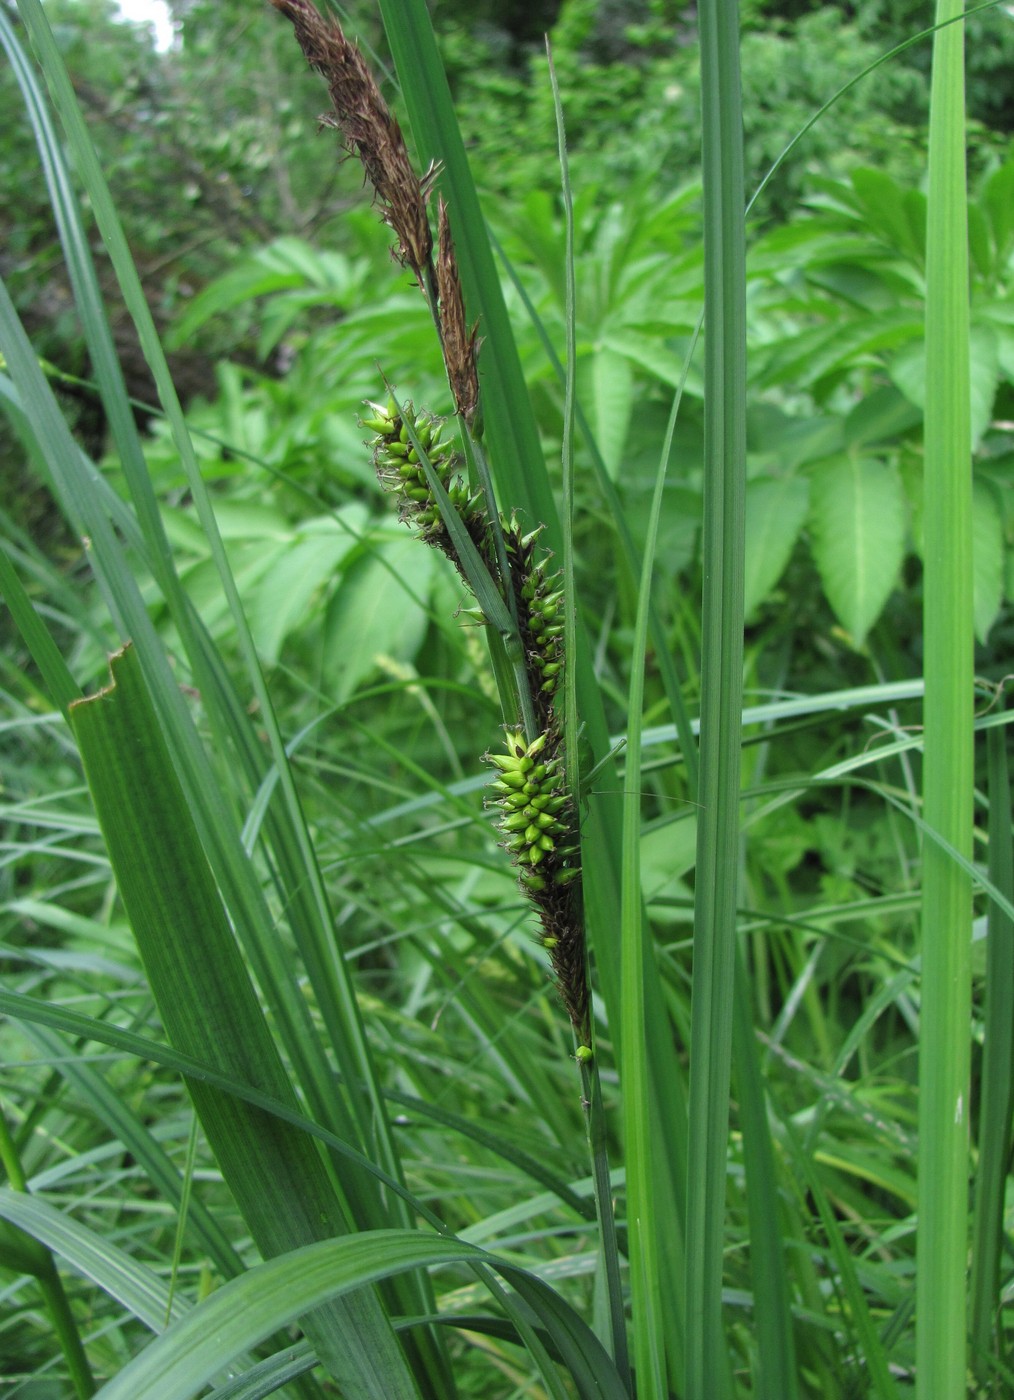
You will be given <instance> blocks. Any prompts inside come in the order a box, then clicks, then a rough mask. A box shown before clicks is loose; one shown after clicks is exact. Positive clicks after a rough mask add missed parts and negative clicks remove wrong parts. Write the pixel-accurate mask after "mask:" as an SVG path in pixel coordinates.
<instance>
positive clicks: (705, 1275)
mask: <svg viewBox="0 0 1014 1400" xmlns="http://www.w3.org/2000/svg"><path fill="white" fill-rule="evenodd" d="M700 23H701V97H702V133H703V177H704V269H705V279H704V301H705V331H704V335H705V347H704V348H705V375H704V384H705V389H704V393H705V420H704V435H705V436H704V455H705V461H704V533H703V545H702V552H703V567H704V581H705V582H704V618H703V640H702V659H701V776H700V789H699V794H698V800H699V802H700V816H699V820H698V828H697V871H696V879H695V886H694V889H695V894H694V966H693V993H692V1015H691V1045H690V1123H689V1143H690V1166H689V1174H688V1189H687V1227H686V1268H687V1273H686V1298H687V1322H686V1338H687V1367H686V1393H687V1396H688V1400H716V1397H718V1396H721V1395H723V1394H725V1393H726V1390H727V1387H728V1385H729V1376H728V1364H727V1359H726V1358H727V1347H726V1343H725V1331H724V1326H723V1319H722V1261H723V1252H724V1224H725V1177H726V1155H727V1138H728V1126H729V1080H730V1068H731V1058H732V1013H733V1004H734V1000H735V993H734V986H735V953H736V881H737V870H738V866H739V859H738V842H739V765H740V751H739V746H740V733H741V714H742V708H743V589H744V584H743V576H744V513H745V489H746V273H745V232H744V219H743V134H742V112H741V94H740V79H739V26H738V13H737V6H736V4H735V0H706V3H703V4H702V5H701V8H700Z"/></svg>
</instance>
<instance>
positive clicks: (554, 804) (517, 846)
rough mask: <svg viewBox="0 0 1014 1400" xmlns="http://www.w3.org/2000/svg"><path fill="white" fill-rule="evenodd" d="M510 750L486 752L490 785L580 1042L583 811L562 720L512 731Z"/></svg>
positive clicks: (583, 1011) (583, 1017)
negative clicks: (573, 791)
mask: <svg viewBox="0 0 1014 1400" xmlns="http://www.w3.org/2000/svg"><path fill="white" fill-rule="evenodd" d="M505 747H506V749H507V752H506V753H491V754H487V755H486V759H487V762H489V763H491V764H493V765H494V767H495V768H497V769H498V772H497V776H496V779H495V780H494V781H493V782H492V783H491V784H490V787H489V791H490V792H491V794H493V797H492V800H493V802H494V803H495V805H496V806H497V807H499V809H500V817H499V821H498V826H499V828H500V832H501V835H502V836H503V838H504V839H503V843H502V844H503V846H504V848H505V849H506V850H507V851H509V852H510V854H511V857H512V859H513V861H514V864H515V865H516V866H517V868H518V873H519V878H520V880H521V884H522V885H523V887H524V888H525V890H526V891H527V892H528V894H529V896H530V897H531V899H532V902H533V903H534V904H535V906H536V908H537V909H538V911H539V919H540V922H541V924H542V940H541V941H542V946H543V947H544V948H545V949H546V950H547V952H548V953H549V956H550V961H551V963H552V965H553V971H554V972H555V974H556V981H557V987H558V989H559V992H560V996H561V998H562V999H563V1004H564V1006H565V1007H566V1009H567V1014H568V1016H569V1017H570V1020H571V1023H572V1024H573V1026H574V1030H575V1032H576V1033H577V1036H578V1039H579V1041H582V1042H583V1041H585V1040H587V1039H588V993H587V980H586V975H585V967H584V925H583V921H582V917H581V863H580V862H581V856H580V837H579V832H578V825H577V817H576V813H575V811H574V804H573V802H572V800H571V797H570V793H569V792H568V790H567V784H566V776H565V773H564V767H563V744H562V740H561V736H560V733H559V730H558V729H557V728H556V726H555V724H554V725H553V727H551V728H549V729H545V730H543V731H542V733H541V734H539V735H538V736H537V737H536V738H535V739H533V740H532V741H531V742H530V743H529V742H528V741H527V740H526V739H525V736H524V734H523V733H521V731H520V730H508V731H507V733H506V736H505Z"/></svg>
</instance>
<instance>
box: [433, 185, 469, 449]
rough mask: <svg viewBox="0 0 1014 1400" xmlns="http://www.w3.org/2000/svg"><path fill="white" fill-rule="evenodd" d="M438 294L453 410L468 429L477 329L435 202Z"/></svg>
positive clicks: (446, 224)
mask: <svg viewBox="0 0 1014 1400" xmlns="http://www.w3.org/2000/svg"><path fill="white" fill-rule="evenodd" d="M437 294H438V296H439V299H440V339H441V343H442V345H443V350H444V363H445V364H446V366H447V378H448V381H449V383H450V386H451V393H452V394H453V395H454V404H455V407H456V408H457V410H458V412H459V413H460V414H461V416H462V418H464V420H465V422H466V423H467V424H468V426H469V427H471V426H472V423H473V421H474V419H475V411H476V409H477V408H478V406H479V377H478V374H477V372H476V358H477V356H478V353H479V341H478V338H477V333H476V327H475V326H473V327H472V329H471V330H468V328H467V323H466V320H465V301H464V298H463V297H462V295H461V278H460V277H459V276H458V262H457V259H456V258H455V256H454V240H453V239H452V238H451V225H450V220H449V219H448V217H447V205H446V204H445V203H444V201H443V199H439V200H438V201H437Z"/></svg>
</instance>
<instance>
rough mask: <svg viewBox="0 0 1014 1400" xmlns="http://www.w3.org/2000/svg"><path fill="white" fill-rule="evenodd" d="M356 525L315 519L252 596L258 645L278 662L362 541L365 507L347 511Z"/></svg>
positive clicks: (253, 628) (277, 559) (266, 657)
mask: <svg viewBox="0 0 1014 1400" xmlns="http://www.w3.org/2000/svg"><path fill="white" fill-rule="evenodd" d="M343 514H344V515H345V517H346V518H347V519H346V523H347V524H348V525H349V526H350V527H354V533H353V529H352V528H350V529H343V528H342V524H341V523H340V522H339V521H338V520H336V519H334V518H333V517H331V516H325V517H323V518H322V519H320V520H310V521H307V522H306V524H305V525H304V526H303V527H301V529H300V530H299V532H298V533H297V535H296V537H295V539H294V540H293V541H292V544H291V545H289V546H288V547H287V548H286V549H285V550H284V551H283V552H281V553H280V554H278V555H277V556H276V557H275V559H274V561H273V564H272V567H271V568H270V569H269V570H268V571H267V572H265V573H264V574H263V575H262V577H261V580H260V583H259V585H258V587H257V590H256V594H255V596H254V598H253V599H252V601H251V604H250V609H249V614H250V630H251V632H252V633H253V638H254V641H255V642H256V643H257V649H258V651H259V652H260V654H261V656H262V657H263V658H264V660H265V661H266V662H268V663H269V664H271V665H273V664H274V663H275V662H276V661H277V660H278V657H279V654H280V652H281V649H282V644H283V642H284V641H285V638H286V637H287V636H288V635H289V633H290V632H292V631H294V630H295V629H296V627H298V626H299V625H300V623H302V622H303V621H304V619H305V618H306V616H307V613H308V612H309V609H310V607H311V604H312V603H313V600H314V597H315V595H317V594H318V593H319V592H320V591H321V590H322V589H323V588H324V586H325V585H326V584H327V583H328V581H329V580H331V579H333V578H334V576H335V574H336V573H337V572H338V569H339V567H340V566H341V564H342V561H343V560H344V559H345V557H346V556H347V555H348V553H349V551H350V550H351V549H353V547H354V546H355V545H356V543H357V542H358V537H359V534H360V532H361V529H362V526H363V525H364V524H365V521H366V509H365V507H363V506H355V507H350V508H349V509H348V510H347V511H345V512H343Z"/></svg>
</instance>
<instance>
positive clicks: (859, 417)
mask: <svg viewBox="0 0 1014 1400" xmlns="http://www.w3.org/2000/svg"><path fill="white" fill-rule="evenodd" d="M920 421H921V414H920V412H919V410H918V409H917V408H916V407H915V405H914V404H913V403H912V402H911V400H910V399H909V398H908V397H907V396H906V395H905V394H903V393H901V391H900V390H899V389H897V388H895V386H894V385H893V384H882V385H880V387H879V388H877V389H874V390H873V392H872V393H870V394H865V395H864V396H863V397H862V398H861V399H860V400H859V402H858V403H857V404H856V406H855V408H853V409H852V410H851V411H850V412H849V414H848V417H847V418H846V419H845V423H844V425H843V428H842V436H843V438H844V445H845V447H846V448H851V449H852V450H853V451H855V450H856V449H857V448H860V447H872V446H873V445H874V444H875V443H878V442H888V441H893V440H895V439H897V438H898V437H899V436H900V435H901V434H903V433H906V432H908V431H909V430H910V429H912V428H915V427H917V426H918V424H919V423H920Z"/></svg>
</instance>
